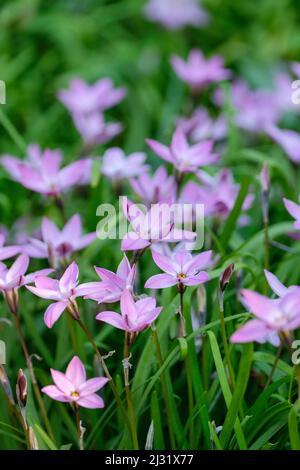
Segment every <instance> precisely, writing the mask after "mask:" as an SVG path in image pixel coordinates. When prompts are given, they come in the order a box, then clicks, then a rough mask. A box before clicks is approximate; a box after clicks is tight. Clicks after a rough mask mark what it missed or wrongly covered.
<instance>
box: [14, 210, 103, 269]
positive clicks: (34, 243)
mask: <svg viewBox="0 0 300 470" xmlns="http://www.w3.org/2000/svg"><path fill="white" fill-rule="evenodd" d="M96 237H97V235H96V232H92V233H88V234H86V235H83V234H82V224H81V218H80V215H79V214H75V215H73V217H71V219H70V220H69V221H68V222H67V223H66V225H65V226H64V228H63V229H62V230H59V229H58V227H57V226H56V225H55V223H54V222H52V221H51V220H50V219H48V218H47V217H43V220H42V225H41V238H42V239H41V240H39V239H37V238H29V243H27V244H25V245H23V247H22V251H23V252H24V253H27V254H28V255H29V256H30V257H32V258H50V259H51V260H52V261H53V262H54V264H57V263H56V261H57V260H60V259H69V258H70V256H71V255H72V253H74V252H75V251H79V250H82V249H83V248H85V247H86V246H88V245H90V244H91V243H92V242H93V241H94V240H95V239H96Z"/></svg>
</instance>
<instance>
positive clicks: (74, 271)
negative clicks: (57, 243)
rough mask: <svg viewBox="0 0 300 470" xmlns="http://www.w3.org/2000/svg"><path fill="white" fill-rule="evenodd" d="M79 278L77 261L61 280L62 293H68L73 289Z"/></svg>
mask: <svg viewBox="0 0 300 470" xmlns="http://www.w3.org/2000/svg"><path fill="white" fill-rule="evenodd" d="M78 276H79V269H78V266H77V264H76V263H75V261H73V263H71V264H70V266H69V267H68V268H67V269H66V270H65V272H64V274H63V275H62V277H61V278H60V281H59V288H60V290H61V291H62V292H68V291H70V290H71V289H73V288H74V287H75V285H76V283H77V279H78Z"/></svg>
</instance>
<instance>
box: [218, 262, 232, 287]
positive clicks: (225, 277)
mask: <svg viewBox="0 0 300 470" xmlns="http://www.w3.org/2000/svg"><path fill="white" fill-rule="evenodd" d="M233 271H234V264H233V263H231V264H230V265H229V266H227V268H226V269H225V271H223V273H222V274H221V277H220V289H221V291H222V292H224V291H225V289H226V288H227V286H228V284H229V281H230V278H231V276H232V273H233Z"/></svg>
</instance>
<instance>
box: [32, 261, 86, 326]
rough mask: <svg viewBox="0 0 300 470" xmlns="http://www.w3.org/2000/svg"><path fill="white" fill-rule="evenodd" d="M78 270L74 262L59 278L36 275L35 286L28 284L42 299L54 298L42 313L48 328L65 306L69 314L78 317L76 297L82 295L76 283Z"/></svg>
mask: <svg viewBox="0 0 300 470" xmlns="http://www.w3.org/2000/svg"><path fill="white" fill-rule="evenodd" d="M78 276H79V270H78V266H77V264H76V263H75V262H73V263H72V264H70V266H69V267H68V268H67V269H66V270H65V272H64V273H63V275H62V277H61V278H60V280H57V279H50V278H49V277H45V276H37V277H36V278H35V279H34V280H35V286H34V287H32V286H28V287H27V289H28V290H30V291H31V292H32V293H33V294H35V295H37V296H38V297H41V298H42V299H49V300H54V301H55V302H54V303H52V304H50V305H49V307H48V308H47V310H46V311H45V314H44V321H45V324H46V326H48V328H52V326H53V325H54V323H55V322H56V321H57V320H58V319H59V318H60V316H61V315H62V314H63V312H64V310H65V309H66V308H67V309H68V311H69V312H70V313H71V315H72V316H73V317H74V318H75V319H78V318H79V313H78V309H77V305H76V302H75V299H76V297H80V296H82V295H83V292H81V290H80V287H81V286H80V285H78Z"/></svg>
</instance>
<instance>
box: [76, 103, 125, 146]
mask: <svg viewBox="0 0 300 470" xmlns="http://www.w3.org/2000/svg"><path fill="white" fill-rule="evenodd" d="M73 121H74V124H75V126H76V128H77V130H78V132H79V133H80V135H81V137H82V140H83V141H84V143H85V145H86V147H92V146H94V145H100V144H105V143H106V142H109V141H110V140H111V139H113V138H114V137H116V136H117V135H118V134H120V132H122V130H123V126H122V124H121V123H119V122H106V121H105V118H104V116H103V114H102V113H100V112H98V111H94V112H93V113H90V114H74V115H73Z"/></svg>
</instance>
